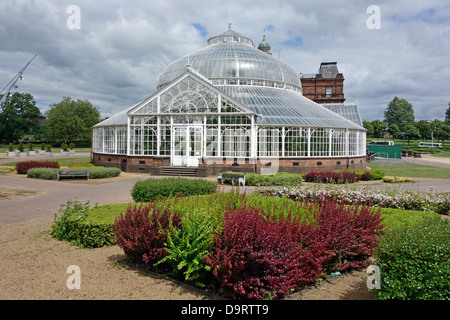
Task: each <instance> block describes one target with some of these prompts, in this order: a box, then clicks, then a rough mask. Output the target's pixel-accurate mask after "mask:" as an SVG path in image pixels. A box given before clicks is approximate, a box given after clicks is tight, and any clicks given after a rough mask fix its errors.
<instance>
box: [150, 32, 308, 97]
mask: <svg viewBox="0 0 450 320" xmlns="http://www.w3.org/2000/svg"><path fill="white" fill-rule="evenodd" d="M187 65H190V66H191V67H192V68H193V69H194V70H196V71H197V72H199V73H200V74H202V75H203V76H205V77H206V78H208V79H210V80H220V79H223V80H225V79H229V80H236V81H237V80H240V81H243V82H244V81H246V82H247V83H250V81H258V82H260V81H267V82H276V83H278V84H286V85H290V86H294V87H296V88H298V89H300V90H301V82H300V76H299V75H298V74H297V73H296V72H295V70H294V69H293V68H292V67H290V66H289V65H288V64H286V63H285V62H283V61H281V60H279V59H277V58H275V57H273V56H271V55H269V54H267V53H264V52H262V51H261V50H258V49H257V48H255V46H254V44H253V41H252V40H251V39H250V38H248V37H246V36H244V35H242V34H239V33H237V32H235V31H234V30H232V29H231V28H230V29H229V30H227V31H225V32H224V33H221V34H219V35H217V36H215V37H212V38H210V39H209V40H208V46H206V47H204V48H202V49H200V50H198V51H196V52H194V53H192V54H190V55H188V56H185V57H183V58H180V59H178V60H176V61H174V62H173V63H171V64H170V65H169V66H168V67H167V68H166V69H165V70H164V71H163V72H162V74H161V75H160V77H159V81H158V89H160V88H162V87H164V86H165V85H167V84H168V83H170V82H171V81H173V80H175V79H176V78H177V77H179V76H181V75H182V74H183V73H184V72H185V71H186V66H187ZM236 84H237V83H236Z"/></svg>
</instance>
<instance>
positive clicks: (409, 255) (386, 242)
mask: <svg viewBox="0 0 450 320" xmlns="http://www.w3.org/2000/svg"><path fill="white" fill-rule="evenodd" d="M374 253H375V255H374V257H375V258H376V259H377V262H378V265H379V267H380V275H381V289H380V291H379V292H378V299H380V300H385V299H401V300H443V299H445V300H449V299H450V277H449V275H450V262H449V260H448V259H450V221H448V220H442V219H429V220H426V221H425V222H422V223H420V224H418V225H416V226H408V227H404V228H399V229H396V230H390V231H388V232H386V234H385V235H384V236H383V238H382V240H381V242H380V245H379V247H378V249H376V250H375V252H374Z"/></svg>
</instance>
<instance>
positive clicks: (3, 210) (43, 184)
mask: <svg viewBox="0 0 450 320" xmlns="http://www.w3.org/2000/svg"><path fill="white" fill-rule="evenodd" d="M83 156H89V154H77V155H76V156H73V155H72V156H71V157H74V158H75V157H83ZM55 158H56V157H53V158H51V159H55ZM12 159H14V160H12ZM12 159H0V163H8V162H12V161H18V160H19V159H18V158H12ZM34 159H36V160H37V159H39V160H43V159H44V158H43V156H40V157H39V158H38V157H35V158H34ZM442 159H443V160H442ZM24 160H28V159H21V160H20V161H24ZM416 160H417V159H416ZM421 160H422V162H423V164H427V165H436V166H441V165H442V163H444V164H446V163H447V164H450V159H448V158H439V159H433V160H428V161H427V159H426V158H425V157H424V158H421ZM438 160H439V161H438ZM415 163H417V162H415ZM125 175H126V174H123V175H122V176H125ZM149 177H150V176H149V175H147V174H142V175H138V176H136V175H130V176H129V177H124V178H122V179H117V180H114V179H112V182H108V183H101V184H98V183H93V182H94V180H90V181H89V182H84V181H71V180H65V181H47V180H38V179H29V178H26V177H24V176H16V175H0V187H2V188H9V189H19V190H34V191H37V192H38V194H37V195H34V196H26V197H20V198H14V199H10V200H4V201H1V202H0V223H13V222H20V221H26V220H32V219H36V218H39V217H42V216H47V217H48V216H49V215H50V216H52V215H55V214H57V213H59V209H60V208H61V207H62V206H64V205H66V204H67V201H69V200H77V201H80V202H82V203H85V202H87V201H89V202H90V203H91V205H95V204H96V203H98V204H108V203H127V202H132V201H133V199H132V197H131V189H132V187H133V185H134V184H135V183H136V182H137V181H139V180H145V179H148V178H149ZM155 178H161V177H155ZM416 180H417V181H416V182H415V183H413V184H410V183H405V184H397V185H391V184H383V183H380V184H376V185H370V187H371V188H377V189H378V188H390V189H398V190H412V191H425V192H447V193H448V192H450V180H447V179H416ZM358 185H359V184H358ZM355 186H356V185H355ZM234 188H235V189H239V191H240V192H252V191H253V190H255V188H254V187H245V188H244V187H239V188H236V187H234ZM219 189H220V191H229V190H231V189H232V187H231V186H220V187H219Z"/></svg>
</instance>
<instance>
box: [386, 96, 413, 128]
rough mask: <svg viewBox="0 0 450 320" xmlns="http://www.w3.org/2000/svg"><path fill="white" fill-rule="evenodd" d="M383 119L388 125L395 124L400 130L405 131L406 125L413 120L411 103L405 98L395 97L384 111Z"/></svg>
mask: <svg viewBox="0 0 450 320" xmlns="http://www.w3.org/2000/svg"><path fill="white" fill-rule="evenodd" d="M384 121H385V122H386V124H387V125H388V126H390V125H392V124H396V125H397V127H398V128H399V129H400V131H402V132H405V130H406V126H407V125H408V124H411V123H413V122H414V110H413V107H412V104H411V103H409V102H408V101H406V100H405V99H400V98H398V97H395V98H394V99H393V100H392V101H391V102H389V104H388V107H387V108H386V111H384Z"/></svg>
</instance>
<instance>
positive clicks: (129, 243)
mask: <svg viewBox="0 0 450 320" xmlns="http://www.w3.org/2000/svg"><path fill="white" fill-rule="evenodd" d="M170 225H173V226H174V227H181V218H180V215H179V214H178V213H177V212H175V213H172V212H171V211H170V206H167V207H166V208H164V209H162V208H157V207H156V205H155V203H153V204H148V205H147V206H142V205H141V206H140V207H137V206H134V208H133V207H131V206H130V207H128V208H127V210H126V212H125V214H121V215H120V216H119V217H118V218H116V220H115V222H114V225H113V230H114V233H115V234H116V238H117V244H118V245H119V246H120V247H121V248H122V249H123V251H124V252H125V254H126V255H127V256H128V257H129V258H130V259H131V260H133V261H134V262H137V263H141V262H144V263H146V264H148V265H149V266H150V267H152V266H153V264H154V263H156V262H158V261H159V260H160V259H162V258H163V257H165V256H166V255H167V251H166V249H165V248H164V244H165V243H166V241H167V234H168V232H169V227H170Z"/></svg>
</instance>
